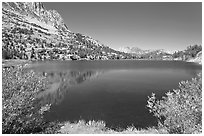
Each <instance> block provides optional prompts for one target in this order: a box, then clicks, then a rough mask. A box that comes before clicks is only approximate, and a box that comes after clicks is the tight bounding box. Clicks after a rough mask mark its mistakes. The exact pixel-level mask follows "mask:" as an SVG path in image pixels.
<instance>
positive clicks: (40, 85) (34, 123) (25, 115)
mask: <svg viewBox="0 0 204 136" xmlns="http://www.w3.org/2000/svg"><path fill="white" fill-rule="evenodd" d="M45 86H46V80H45V78H44V77H42V76H40V75H37V74H36V73H34V72H33V71H25V70H23V68H22V67H21V66H20V67H15V68H6V69H4V68H3V69H2V133H38V132H41V131H43V129H45V124H46V123H45V122H44V121H43V113H44V112H45V111H46V110H48V109H49V106H50V105H44V106H43V107H42V106H39V105H38V104H36V103H35V102H36V96H37V94H38V93H39V92H40V91H43V90H44V89H45Z"/></svg>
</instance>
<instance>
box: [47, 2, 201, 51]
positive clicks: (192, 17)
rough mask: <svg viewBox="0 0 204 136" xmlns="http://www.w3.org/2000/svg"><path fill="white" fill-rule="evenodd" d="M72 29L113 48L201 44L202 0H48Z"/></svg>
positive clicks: (172, 47)
mask: <svg viewBox="0 0 204 136" xmlns="http://www.w3.org/2000/svg"><path fill="white" fill-rule="evenodd" d="M44 5H45V8H46V9H47V10H49V9H55V10H57V11H58V12H59V13H60V15H61V16H62V18H63V20H64V22H65V24H66V25H67V26H68V28H69V30H70V31H72V32H79V33H82V34H85V35H88V36H91V37H92V38H94V39H96V40H99V41H100V42H101V43H103V44H105V45H107V46H109V47H111V48H113V49H119V48H120V47H126V46H129V47H138V48H141V49H165V50H168V51H176V50H184V49H186V47H187V46H189V45H194V44H198V45H201V44H202V3H201V2H197V3H193V2H190V3H186V2H181V3H178V2H174V3H168V2H163V3H159V2H154V3H150V2H144V3H143V2H131V3H130V2H127V3H126V2H117V3H114V2H112V3H109V2H106V3H105V2H101V3H100V2H95V3H91V2H87V3H82V2H76V3H73V2H49V3H44Z"/></svg>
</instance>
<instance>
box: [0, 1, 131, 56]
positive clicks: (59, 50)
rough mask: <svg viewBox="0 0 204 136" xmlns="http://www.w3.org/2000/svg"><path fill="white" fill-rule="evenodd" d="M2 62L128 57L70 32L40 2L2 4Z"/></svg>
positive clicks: (84, 36)
mask: <svg viewBox="0 0 204 136" xmlns="http://www.w3.org/2000/svg"><path fill="white" fill-rule="evenodd" d="M2 57H3V59H29V60H30V59H32V60H36V59H37V60H45V59H51V60H53V59H63V60H64V59H65V60H66V59H73V60H76V59H118V58H131V55H130V54H127V53H122V52H119V51H116V50H113V49H111V48H109V47H108V46H105V45H104V44H102V43H100V42H99V41H98V40H95V39H93V38H92V37H90V36H86V35H83V34H81V33H74V32H71V31H70V30H69V29H68V27H67V26H66V24H65V23H64V21H63V18H62V17H61V15H60V14H59V13H58V12H57V11H56V10H46V8H45V7H44V5H43V3H41V2H3V3H2Z"/></svg>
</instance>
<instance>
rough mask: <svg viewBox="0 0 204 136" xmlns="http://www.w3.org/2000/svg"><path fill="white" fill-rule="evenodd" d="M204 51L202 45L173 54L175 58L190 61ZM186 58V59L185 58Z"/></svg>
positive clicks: (189, 47)
mask: <svg viewBox="0 0 204 136" xmlns="http://www.w3.org/2000/svg"><path fill="white" fill-rule="evenodd" d="M200 51H202V46H201V45H193V46H191V45H190V46H188V47H187V49H186V50H184V51H177V52H175V53H174V54H173V58H179V57H180V58H182V59H183V60H188V59H190V58H194V57H195V56H196V55H197V53H198V52H200ZM184 56H185V57H184Z"/></svg>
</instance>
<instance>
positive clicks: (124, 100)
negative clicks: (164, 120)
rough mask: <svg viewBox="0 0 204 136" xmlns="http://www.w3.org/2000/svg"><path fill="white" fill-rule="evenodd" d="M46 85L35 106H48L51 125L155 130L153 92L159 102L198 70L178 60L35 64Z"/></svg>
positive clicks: (49, 62)
mask: <svg viewBox="0 0 204 136" xmlns="http://www.w3.org/2000/svg"><path fill="white" fill-rule="evenodd" d="M32 69H33V70H34V71H37V72H38V73H40V74H43V75H45V76H47V78H48V80H49V86H48V88H47V90H46V91H44V92H43V93H41V94H39V103H40V104H45V103H50V104H52V106H51V109H50V111H49V112H47V113H46V115H45V118H46V119H47V120H49V121H57V120H58V121H70V122H76V121H78V120H85V121H88V120H103V121H105V122H106V125H107V127H109V128H113V129H115V128H126V127H127V126H132V125H134V126H135V127H137V128H146V127H148V126H153V125H157V122H156V119H155V118H154V117H153V116H152V114H150V113H149V111H148V109H147V108H146V105H147V99H148V96H150V95H151V93H152V92H154V93H156V96H157V97H158V98H161V96H162V95H164V94H165V92H167V91H169V90H172V89H176V88H177V87H178V83H179V82H180V81H181V80H190V79H191V78H193V77H195V76H196V74H197V73H199V72H201V70H202V66H201V65H197V64H194V63H187V62H182V61H146V60H117V61H114V60H109V61H48V62H36V63H34V64H33V65H32Z"/></svg>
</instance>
